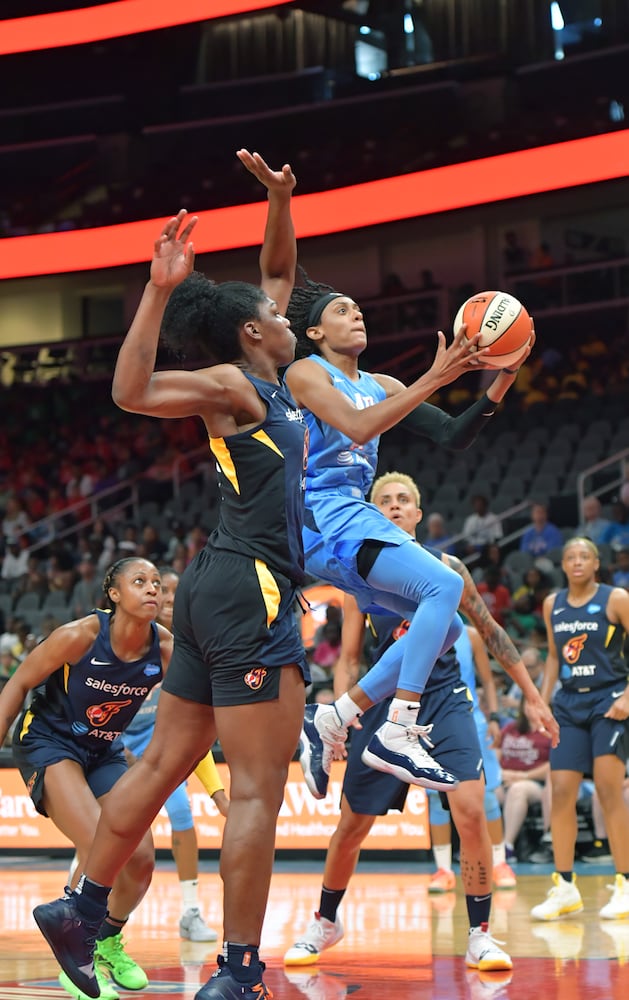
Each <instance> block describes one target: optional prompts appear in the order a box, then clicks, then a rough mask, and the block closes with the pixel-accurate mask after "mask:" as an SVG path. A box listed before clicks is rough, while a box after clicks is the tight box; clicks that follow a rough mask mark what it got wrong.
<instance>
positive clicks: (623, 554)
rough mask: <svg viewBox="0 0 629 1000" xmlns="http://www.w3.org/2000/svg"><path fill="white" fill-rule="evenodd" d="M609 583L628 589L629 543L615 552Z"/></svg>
mask: <svg viewBox="0 0 629 1000" xmlns="http://www.w3.org/2000/svg"><path fill="white" fill-rule="evenodd" d="M611 583H612V586H614V587H624V589H625V590H629V545H628V546H626V547H625V548H622V549H618V551H617V552H616V559H615V562H614V565H613V567H612V574H611Z"/></svg>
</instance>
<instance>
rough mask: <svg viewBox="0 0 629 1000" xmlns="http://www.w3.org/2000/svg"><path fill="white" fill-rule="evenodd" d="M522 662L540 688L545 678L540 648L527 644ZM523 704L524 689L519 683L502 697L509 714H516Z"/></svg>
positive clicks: (503, 705) (504, 707) (504, 708)
mask: <svg viewBox="0 0 629 1000" xmlns="http://www.w3.org/2000/svg"><path fill="white" fill-rule="evenodd" d="M522 662H523V664H524V666H525V667H526V669H527V670H528V673H529V677H530V678H531V680H532V681H533V683H534V685H535V687H536V688H537V689H538V690H539V689H540V688H541V686H542V681H543V680H544V660H543V658H542V655H541V653H540V651H539V649H536V648H535V646H527V648H526V649H524V650H522ZM521 704H522V690H521V688H519V687H518V685H517V684H512V685H511V687H510V688H509V689H508V690H507V692H506V694H504V695H503V697H502V708H503V710H504V711H506V713H507V715H510V716H516V715H517V714H518V712H519V711H520V707H521Z"/></svg>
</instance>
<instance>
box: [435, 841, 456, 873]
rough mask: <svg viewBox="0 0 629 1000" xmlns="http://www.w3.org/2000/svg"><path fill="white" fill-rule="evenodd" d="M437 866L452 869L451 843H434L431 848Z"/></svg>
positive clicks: (449, 870)
mask: <svg viewBox="0 0 629 1000" xmlns="http://www.w3.org/2000/svg"><path fill="white" fill-rule="evenodd" d="M432 853H433V857H434V859H435V864H436V866H437V868H445V870H446V871H447V872H451V871H452V844H435V846H434V847H433V849H432Z"/></svg>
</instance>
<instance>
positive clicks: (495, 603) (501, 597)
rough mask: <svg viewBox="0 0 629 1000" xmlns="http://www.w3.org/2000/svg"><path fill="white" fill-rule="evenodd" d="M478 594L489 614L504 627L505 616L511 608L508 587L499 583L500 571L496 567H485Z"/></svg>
mask: <svg viewBox="0 0 629 1000" xmlns="http://www.w3.org/2000/svg"><path fill="white" fill-rule="evenodd" d="M478 592H479V594H480V595H481V597H482V598H483V601H484V602H485V604H486V605H487V608H488V610H489V613H490V614H491V615H492V616H493V617H494V618H495V619H496V621H497V622H498V624H499V625H502V626H503V627H504V624H505V614H506V613H507V612H508V611H509V610H510V608H511V593H510V591H509V589H508V587H505V585H504V583H501V582H500V570H499V569H498V568H497V567H496V566H487V567H486V569H485V570H484V572H483V579H482V580H481V581H480V583H479V584H478Z"/></svg>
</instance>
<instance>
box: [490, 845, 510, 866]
mask: <svg viewBox="0 0 629 1000" xmlns="http://www.w3.org/2000/svg"><path fill="white" fill-rule="evenodd" d="M491 854H492V858H493V862H494V868H495V867H496V865H504V863H505V861H506V860H507V853H506V845H505V842H504V840H501V841H500V843H499V844H492V845H491Z"/></svg>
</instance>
